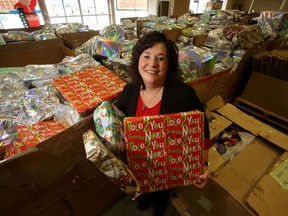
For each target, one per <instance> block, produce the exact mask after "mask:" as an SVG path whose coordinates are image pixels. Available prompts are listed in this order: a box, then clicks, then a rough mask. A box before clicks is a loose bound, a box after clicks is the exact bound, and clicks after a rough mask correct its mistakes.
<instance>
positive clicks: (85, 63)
mask: <svg viewBox="0 0 288 216" xmlns="http://www.w3.org/2000/svg"><path fill="white" fill-rule="evenodd" d="M99 64H100V63H99V62H97V61H96V60H95V59H94V58H93V57H92V56H90V55H88V54H86V53H82V54H80V55H77V56H76V57H74V56H66V57H65V58H64V59H63V60H62V62H60V63H58V64H57V69H58V70H59V72H60V73H61V74H62V75H65V74H69V73H73V72H76V71H80V70H82V69H85V68H93V67H97V65H99Z"/></svg>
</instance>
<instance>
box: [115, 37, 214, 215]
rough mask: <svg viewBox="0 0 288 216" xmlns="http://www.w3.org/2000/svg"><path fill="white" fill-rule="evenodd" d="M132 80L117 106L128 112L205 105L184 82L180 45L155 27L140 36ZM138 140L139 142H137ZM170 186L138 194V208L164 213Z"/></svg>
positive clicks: (140, 113)
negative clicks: (179, 56)
mask: <svg viewBox="0 0 288 216" xmlns="http://www.w3.org/2000/svg"><path fill="white" fill-rule="evenodd" d="M129 74H130V77H131V80H132V83H129V84H127V85H126V86H125V87H124V89H123V92H122V93H121V95H120V97H119V100H118V101H117V103H116V106H117V107H118V108H119V109H120V110H121V111H123V113H124V114H125V115H126V116H127V117H129V116H151V115H159V114H169V113H177V112H187V111H192V110H199V111H202V112H204V108H203V106H202V104H201V102H200V100H199V98H198V96H197V95H196V93H195V90H194V89H193V88H192V87H191V86H189V85H187V84H185V83H183V82H182V80H181V77H180V75H179V68H178V48H177V46H176V45H175V43H174V42H172V41H171V40H169V39H167V37H166V36H165V34H163V33H160V32H157V31H154V32H150V33H147V34H146V35H144V36H142V37H141V38H139V40H138V41H137V43H136V45H135V46H134V47H133V50H132V60H131V65H130V67H129ZM205 138H206V139H207V142H206V139H205V143H206V146H205V149H204V150H205V151H204V159H205V161H208V149H209V148H210V145H208V143H209V142H208V141H209V126H208V122H207V120H206V117H205ZM137 144H139V143H136V145H137ZM208 174H209V173H208V169H207V167H206V168H205V172H204V174H202V175H200V176H199V178H198V179H197V182H195V183H194V185H195V186H196V187H199V188H202V187H204V186H205V185H206V184H207V180H208ZM169 198H170V190H162V191H156V192H150V193H144V194H142V195H140V196H139V198H138V209H139V210H146V209H148V208H149V206H150V204H153V205H154V206H155V208H154V215H157V216H161V215H164V213H165V209H166V206H167V204H168V203H169Z"/></svg>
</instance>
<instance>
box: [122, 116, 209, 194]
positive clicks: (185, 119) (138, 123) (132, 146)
mask: <svg viewBox="0 0 288 216" xmlns="http://www.w3.org/2000/svg"><path fill="white" fill-rule="evenodd" d="M124 135H125V145H126V151H127V161H128V165H129V168H130V169H131V171H132V173H133V174H134V175H135V177H136V179H137V180H138V181H139V183H140V185H141V192H142V193H145V192H152V191H158V190H165V189H169V188H176V187H180V186H186V185H190V184H192V182H193V180H195V179H196V178H197V177H198V176H199V175H200V174H201V173H202V167H203V150H204V114H203V113H202V112H200V111H191V112H183V113H175V114H167V115H157V116H144V117H128V118H125V119H124Z"/></svg>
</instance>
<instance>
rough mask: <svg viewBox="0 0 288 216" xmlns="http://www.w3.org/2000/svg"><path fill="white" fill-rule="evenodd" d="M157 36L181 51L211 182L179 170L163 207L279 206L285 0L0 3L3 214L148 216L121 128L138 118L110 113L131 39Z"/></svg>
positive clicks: (286, 136) (287, 45)
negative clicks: (207, 144)
mask: <svg viewBox="0 0 288 216" xmlns="http://www.w3.org/2000/svg"><path fill="white" fill-rule="evenodd" d="M153 31H157V32H162V33H163V34H165V35H166V37H167V38H168V39H169V40H171V41H172V42H173V43H175V45H176V46H177V49H178V53H177V54H178V68H179V71H180V72H179V73H180V76H181V79H182V80H183V82H184V83H185V84H188V85H189V86H191V87H193V88H194V90H195V92H196V94H197V96H198V98H199V100H200V102H201V104H202V105H203V107H204V108H205V111H204V112H203V113H204V114H203V115H205V120H207V121H208V125H209V131H210V139H211V142H212V144H211V148H210V149H209V161H208V162H207V164H208V168H207V169H208V170H209V180H208V183H207V185H206V186H205V187H204V188H202V189H199V188H197V187H195V186H194V185H193V183H192V180H193V181H194V180H195V177H194V176H193V177H191V179H189V183H187V182H185V179H184V177H183V175H184V176H185V169H184V171H183V170H182V171H181V174H178V177H177V181H178V180H181V181H182V180H183V179H184V180H183V182H184V183H181V184H182V185H181V187H175V186H174V187H173V186H171V188H170V186H169V189H171V195H170V201H169V203H168V206H167V208H166V211H165V215H166V216H180V215H183V216H184V215H185V216H198V215H199V216H206V215H207V216H208V215H209V216H211V215H212V216H213V215H215V216H219V215H227V216H228V215H241V216H242V215H245V216H246V215H247V216H249V215H252V216H254V215H255V216H256V215H260V216H262V215H263V216H264V215H275V216H279V215H283V216H284V215H288V206H287V204H286V200H287V199H288V190H287V189H288V187H287V178H288V175H287V173H288V172H287V171H288V154H287V151H288V101H287V94H288V72H287V68H288V2H287V0H274V1H269V0H262V1H260V0H249V1H248V0H223V1H221V0H102V1H96V0H89V1H88V0H85V1H84V0H60V1H59V0H57V1H56V0H54V1H51V0H49V1H48V0H24V1H23V0H19V1H18V0H0V77H1V84H0V95H1V99H0V170H1V171H0V194H1V195H2V196H1V198H0V203H1V205H0V211H1V213H3V214H5V215H11V216H12V215H13V216H15V215H21V216H23V215H34V216H37V215H41V216H43V215H44V216H45V215H47V216H48V215H68V216H70V215H81V216H82V215H85V216H86V215H87V216H90V215H91V216H96V215H102V216H114V215H120V216H130V215H139V216H150V215H151V216H152V215H155V213H154V207H153V205H152V206H150V207H149V208H148V209H146V210H144V211H141V210H139V209H138V207H137V204H138V202H137V199H138V198H137V196H139V194H138V193H139V191H140V193H146V192H147V191H145V190H146V189H144V186H143V184H144V183H143V182H145V181H151V182H154V181H156V182H157V180H156V179H157V177H155V176H154V175H153V176H152V177H151V176H150V175H148V174H149V173H150V172H149V169H148V168H146V167H142V168H141V169H142V171H143V172H147V173H148V174H147V175H148V176H149V178H148V177H147V179H145V180H143V178H142V177H141V175H140V174H138V173H137V169H136V168H135V167H132V164H134V165H135V164H137V165H139V164H141V162H139V161H140V160H139V161H138V160H137V158H136V159H135V161H133V160H134V159H133V160H132V159H131V158H132V157H131V158H130V156H129V153H128V152H127V155H125V156H124V157H125V159H124V160H123V158H122V157H123V155H122V154H123V152H126V151H132V150H133V149H132V150H131V149H130V147H131V146H130V145H131V144H128V141H127V137H124V134H123V133H124V132H123V130H124V129H123V127H124V128H126V130H128V131H129V130H130V131H131V130H132V131H133V124H132V123H133V122H132V123H131V124H127V125H128V126H127V125H125V121H126V120H123V119H125V116H122V115H123V114H119V113H118V112H117V109H116V111H115V110H113V109H115V106H114V104H116V102H117V100H118V99H119V96H120V95H121V93H122V91H123V88H124V86H126V85H127V84H128V83H130V82H132V81H133V79H132V78H131V77H130V76H129V75H130V74H129V72H128V71H129V69H131V68H130V64H131V59H132V58H133V56H132V50H133V47H134V46H135V44H136V43H137V41H138V40H139V39H140V38H141V37H142V36H144V35H145V34H148V33H149V32H153ZM157 94H158V92H157ZM155 96H156V95H155ZM153 99H154V98H152V100H153ZM105 102H108V104H109V108H107V110H105V109H106V108H105V105H107V103H105ZM103 104H104V105H103ZM143 104H144V101H143ZM103 106H104V108H103ZM110 106H111V107H110ZM144 106H145V104H144ZM102 109H104V110H105V111H103V110H102ZM110 109H112V110H113V114H111V115H110V116H109V113H110V111H111V110H110ZM114 112H115V113H116V114H114ZM103 113H104V114H103ZM105 115H107V116H105ZM179 115H180V116H182V114H179ZM111 116H112V117H111ZM159 116H160V115H159ZM167 116H168V117H167ZM167 116H166V114H165V115H164V117H163V118H166V117H167V118H168V119H170V118H172V117H171V116H170V115H167ZM160 117H162V116H160ZM178 117H179V116H177V118H178ZM102 118H103V119H102ZM144 118H145V117H144ZM175 118H176V117H175ZM203 118H204V117H203ZM107 119H108V120H107ZM126 119H127V118H126ZM144 120H145V119H144ZM144 120H143V121H144ZM120 121H121V123H119V122H120ZM123 121H124V123H123ZM127 121H128V120H127ZM150 121H151V122H153V118H152V120H151V119H150V120H149V118H148V120H147V119H146V122H149V124H151V125H152V124H153V123H151V122H150ZM165 121H166V120H165ZM179 121H180V120H179ZM183 121H184V120H183ZM203 121H204V120H203ZM99 122H101V123H99ZM106 122H108V123H107V125H108V124H110V125H108V126H109V127H108V126H107V125H105V124H106ZM111 122H112V123H111ZM175 122H176V120H175ZM178 123H179V122H178ZM180 123H181V124H182V123H183V124H184V122H182V120H181V122H180ZM112 124H113V125H117V126H116V128H114V126H113V127H112V126H111V125H112ZM199 124H200V126H201V127H202V128H203V127H204V123H203V122H200V123H199ZM131 125H132V129H131ZM167 125H168V120H167ZM175 125H176V123H175ZM175 125H174V126H175ZM110 126H111V128H110ZM200 126H197V127H200ZM121 127H122V128H121ZM152 127H153V126H152ZM193 127H194V126H193ZM119 128H121V129H119ZM182 128H183V127H180V126H179V128H177V130H178V131H182ZM195 128H196V126H195ZM195 128H194V129H195ZM175 130H176V129H175ZM203 130H204V129H203ZM182 132H183V131H182ZM137 133H139V134H140V133H143V134H144V135H142V136H143V137H144V136H146V134H145V129H143V127H142V128H140V129H139V130H137ZM119 134H120V135H121V136H120V135H119ZM132 135H135V136H136V135H137V134H132ZM118 136H120V138H118ZM182 136H183V137H185V136H184V133H182ZM197 136H198V135H197ZM91 137H93V139H92V138H91ZM115 137H117V139H116V138H115ZM139 137H140V135H139ZM199 137H200V138H201V137H202V139H203V137H204V131H201V134H200V135H199ZM151 139H152V140H155V142H160V139H158V138H157V137H156V138H155V137H152V138H151ZM91 140H93V142H92V141H91ZM95 140H96V141H95ZM175 140H176V138H175ZM200 140H201V139H200ZM137 141H139V143H140V142H144V141H143V140H141V139H140V138H139V140H137ZM91 142H92V144H91ZM94 142H95V143H96V144H95V143H94ZM165 142H166V141H165ZM200 142H202V145H204V144H203V142H204V140H201V141H200ZM99 143H100V144H99ZM167 143H168V141H167ZM141 144H142V143H141ZM149 144H150V142H149ZM143 145H144V144H143ZM146 145H148V144H147V143H145V155H146V153H147V157H146V159H147V158H148V155H149V154H148V150H147V149H148V147H146ZM183 145H184V144H183ZM185 145H186V143H185ZM187 145H188V144H187ZM189 145H190V142H189ZM191 145H192V144H191ZM195 145H196V144H195ZM99 146H100V147H99ZM102 146H103V147H102ZM119 146H120V147H119ZM129 146H130V147H129ZM140 146H141V145H140V144H139V149H140ZM194 147H195V146H193V148H194ZM99 148H100V149H101V151H99ZM135 148H136V147H135ZM137 148H138V147H137ZM165 148H166V146H165ZM168 148H170V147H168V144H167V149H168ZM176 148H177V150H179V149H182V147H181V148H180V147H176ZM191 148H192V147H191ZM115 149H116V150H115ZM143 149H144V148H143ZM143 149H142V150H143ZM96 150H98V151H99V152H96ZM139 151H140V150H139ZM143 151H144V150H143ZM180 151H181V150H180ZM103 152H105V153H103ZM203 152H204V149H203V147H202V148H201V149H200V150H199V152H198V153H197V154H199V157H200V159H197V160H196V159H195V161H196V162H199V163H200V162H201V164H202V165H201V169H204V159H203V155H204V153H203ZM142 153H143V152H142ZM99 154H100V155H101V154H104V155H101V157H103V158H104V159H103V158H100V156H99ZM140 154H141V153H140ZM172 155H173V154H172ZM183 155H184V152H183ZM126 156H127V157H126ZM171 157H172V156H171ZM188 157H189V156H188ZM107 158H108V159H109V160H112V161H113V164H112V165H111V167H109V166H107V167H108V168H107V167H106V168H103V164H104V162H103V160H107V162H108V159H107ZM127 158H128V163H127ZM169 158H170V156H169V157H166V158H165V161H166V162H167V161H169V160H170V159H169ZM193 158H194V156H193ZM195 158H197V157H195ZM131 160H132V162H131ZM147 160H148V159H147ZM179 160H180V159H179ZM181 160H182V159H181ZM198 160H199V161H198ZM123 161H126V163H125V162H123ZM153 161H154V162H155V159H153ZM172 161H173V160H172ZM195 161H193V163H196V162H195ZM169 162H170V165H169V166H170V168H171V173H172V174H171V173H170V177H171V176H173V174H175V173H174V171H173V168H172V167H174V166H176V165H175V164H173V162H171V160H170V161H169ZM178 162H179V161H178ZM109 163H110V162H109ZM145 163H146V162H145ZM155 163H157V160H156V162H155ZM179 163H182V161H180V162H179ZM183 163H184V162H183ZM177 164H178V163H177ZM134 165H133V166H134ZM184 166H185V165H184ZM205 166H206V165H205ZM119 167H120V168H119ZM191 167H192V166H191ZM117 169H118V171H117ZM191 169H192V168H191ZM115 170H116V171H115ZM119 170H120V171H121V172H120V171H119ZM135 170H136V172H134V171H135ZM190 171H191V170H190ZM193 171H195V170H194V168H193ZM111 172H112V173H114V172H115V173H116V174H115V173H114V174H112V177H111ZM117 172H119V173H121V174H119V173H117ZM182 172H183V173H182ZM195 172H196V171H195ZM182 174H183V175H182ZM134 175H135V176H134ZM186 175H187V173H186ZM115 176H117V177H115ZM139 176H140V177H139ZM143 176H144V174H143ZM138 177H139V179H138ZM185 178H186V177H185ZM123 179H124V180H125V181H124V180H123ZM127 179H129V182H130V183H131V179H132V180H133V181H134V180H135V181H136V183H137V184H136V185H138V184H139V185H141V187H142V189H139V191H137V193H136V192H135V191H133V190H134V188H133V190H132V189H131V188H129V187H130V186H131V185H128V183H127V181H128V180H127ZM167 179H169V176H168V175H167ZM171 179H172V178H171ZM171 179H170V180H171ZM123 182H125V184H124V183H123ZM151 182H150V184H151ZM171 182H172V180H171ZM169 184H170V183H169ZM171 185H172V183H171ZM131 187H132V186H131ZM133 187H134V186H133ZM129 189H131V190H132V191H133V193H132V195H131V191H129ZM127 190H128V191H129V192H127ZM150 190H151V191H152V192H153V191H154V190H153V189H152V187H150ZM156 190H162V189H156ZM140 196H141V195H140ZM159 216H160V215H159Z"/></svg>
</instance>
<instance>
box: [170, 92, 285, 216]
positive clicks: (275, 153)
mask: <svg viewBox="0 0 288 216" xmlns="http://www.w3.org/2000/svg"><path fill="white" fill-rule="evenodd" d="M207 106H208V108H209V110H213V112H211V113H212V115H214V117H215V120H214V121H213V122H212V123H211V124H210V131H211V138H213V137H214V136H216V135H217V134H218V133H220V132H221V131H222V130H223V129H224V128H226V127H228V126H229V125H230V124H232V123H235V124H237V125H238V126H240V127H241V128H243V129H245V130H246V131H248V132H250V133H252V134H253V135H255V136H256V138H255V139H254V140H253V141H252V143H250V144H248V145H247V146H246V148H244V149H243V150H242V151H241V152H239V153H238V154H237V155H236V156H235V157H234V158H233V159H232V160H231V161H229V162H228V163H226V164H224V160H223V158H222V156H221V155H220V154H218V152H217V151H216V150H215V149H214V148H211V149H210V152H209V163H210V167H209V169H210V172H211V177H210V180H209V183H208V185H207V186H206V187H205V188H204V189H198V188H196V187H194V186H188V187H183V188H179V189H177V190H176V191H175V193H174V196H172V199H171V203H172V204H173V205H174V206H175V207H176V208H177V209H178V211H179V212H180V214H182V215H189V214H190V215H209V216H211V215H215V216H216V215H217V216H218V215H241V216H242V215H257V214H259V215H270V216H271V215H275V216H276V215H277V216H278V215H288V205H287V199H288V190H287V178H286V189H285V188H284V187H285V184H284V182H285V181H284V182H283V180H282V182H281V180H275V179H274V178H272V177H271V172H273V170H275V169H276V170H277V169H278V170H277V171H278V172H279V173H281V171H282V172H284V173H286V174H285V175H286V177H287V152H286V151H287V150H288V136H287V135H286V134H283V133H281V132H279V131H277V130H276V129H274V128H272V127H270V126H269V125H267V124H264V123H263V122H261V121H258V120H257V119H255V118H253V116H249V115H247V114H245V113H244V112H242V111H240V110H239V109H237V108H236V107H235V106H233V105H231V104H229V103H228V104H225V105H224V103H223V101H222V100H221V98H220V97H214V98H212V99H211V100H210V101H209V102H207ZM285 159H286V162H285V163H286V170H284V171H283V169H285V166H284V168H283V166H282V167H281V166H280V165H281V163H280V161H285ZM277 165H278V168H276V166H277ZM279 167H280V168H279ZM281 168H282V170H280V171H279V169H281ZM274 172H275V171H274ZM276 176H277V175H276ZM281 184H282V185H284V187H283V186H281Z"/></svg>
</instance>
